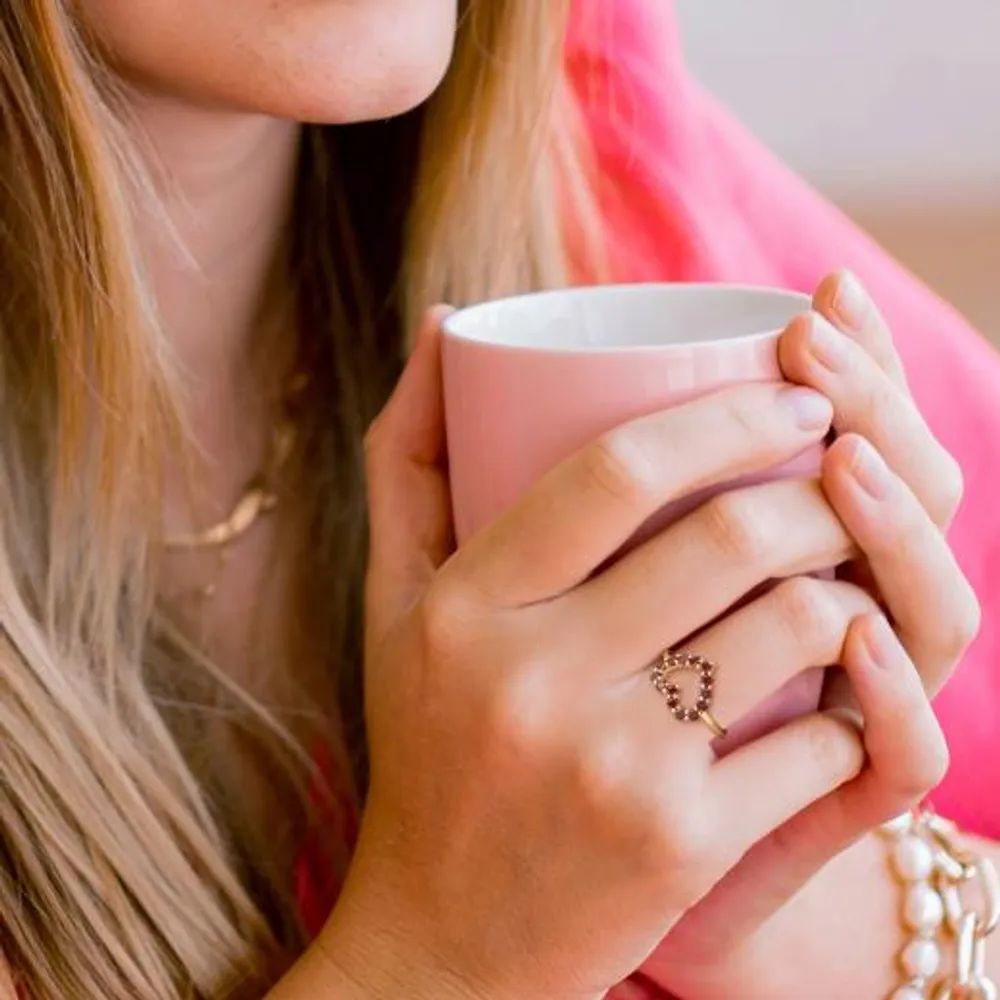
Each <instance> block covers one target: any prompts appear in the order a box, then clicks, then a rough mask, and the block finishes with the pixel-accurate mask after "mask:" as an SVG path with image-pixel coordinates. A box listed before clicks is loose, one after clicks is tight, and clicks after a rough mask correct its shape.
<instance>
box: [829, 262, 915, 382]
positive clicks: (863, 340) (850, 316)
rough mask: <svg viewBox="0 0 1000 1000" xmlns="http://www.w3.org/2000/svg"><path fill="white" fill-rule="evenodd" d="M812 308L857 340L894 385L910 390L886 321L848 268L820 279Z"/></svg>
mask: <svg viewBox="0 0 1000 1000" xmlns="http://www.w3.org/2000/svg"><path fill="white" fill-rule="evenodd" d="M813 309H815V310H816V312H818V313H819V314H820V315H821V316H824V317H825V318H826V319H828V320H829V321H830V322H831V323H832V324H833V325H834V326H835V327H837V329H838V330H840V331H841V332H843V333H844V334H846V335H847V336H848V337H850V338H851V340H853V341H855V342H856V343H857V344H859V345H860V346H861V347H862V348H863V349H864V350H865V352H866V353H867V354H868V355H869V356H870V357H872V358H874V360H875V363H876V364H877V365H878V366H879V367H880V368H881V369H882V371H884V372H885V374H886V375H888V376H889V378H890V379H891V380H892V381H893V382H894V383H895V384H896V385H897V386H899V387H900V388H901V389H904V390H907V391H909V390H908V388H907V382H906V372H905V370H904V368H903V362H902V360H901V359H900V356H899V351H897V350H896V345H895V343H894V342H893V339H892V332H891V331H890V329H889V324H888V323H887V322H886V321H885V319H884V317H883V316H882V314H881V313H880V312H879V310H878V307H877V306H876V305H875V303H874V301H873V300H872V298H871V296H870V295H869V294H868V292H867V291H866V290H865V288H864V286H863V285H862V284H861V282H860V281H859V280H858V279H857V277H855V276H854V275H853V274H852V273H851V272H850V271H846V270H844V271H838V272H837V273H836V274H831V275H828V276H827V277H826V278H824V279H823V281H821V282H820V285H819V287H818V288H817V289H816V294H815V295H814V296H813Z"/></svg>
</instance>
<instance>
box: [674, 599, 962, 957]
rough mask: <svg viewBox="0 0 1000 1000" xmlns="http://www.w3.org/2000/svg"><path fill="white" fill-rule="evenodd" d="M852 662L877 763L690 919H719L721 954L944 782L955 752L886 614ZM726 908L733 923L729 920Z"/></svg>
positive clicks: (864, 631) (869, 628)
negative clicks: (828, 867) (869, 835)
mask: <svg viewBox="0 0 1000 1000" xmlns="http://www.w3.org/2000/svg"><path fill="white" fill-rule="evenodd" d="M842 662H843V665H844V668H845V670H846V671H847V674H848V676H849V678H850V681H851V684H852V686H853V688H854V690H855V692H856V695H857V699H858V703H859V705H860V709H861V712H862V714H863V716H864V719H865V726H864V745H865V750H866V752H867V757H868V762H867V764H866V765H865V767H864V769H863V770H862V771H861V772H860V774H859V775H858V776H857V778H855V779H854V780H853V781H850V782H848V783H846V784H844V785H843V786H841V787H840V788H839V789H837V790H836V791H835V792H833V793H832V794H831V795H828V796H826V797H825V798H822V799H820V800H819V801H817V802H816V803H814V804H813V805H810V806H809V807H808V808H806V809H805V810H803V811H802V812H800V813H798V814H797V815H796V816H794V817H793V818H792V819H790V820H789V821H788V822H787V823H785V824H784V825H783V826H781V827H779V828H778V829H777V830H776V831H775V832H774V833H773V834H772V835H771V836H769V837H766V838H765V839H763V840H762V841H761V842H760V843H759V844H757V845H756V846H755V847H754V848H753V849H752V850H751V851H750V852H749V853H748V854H747V855H746V857H745V858H744V859H743V860H742V861H741V862H740V863H739V864H738V865H737V866H736V867H735V868H734V869H733V870H732V871H731V872H730V873H729V874H728V875H727V876H726V878H725V879H723V881H722V882H721V883H720V884H719V885H718V886H717V887H716V889H715V890H713V892H712V893H711V894H709V896H708V897H706V898H705V899H704V900H702V902H701V903H700V904H699V905H698V906H696V907H695V909H694V910H693V911H691V912H690V913H689V914H688V917H686V918H685V921H684V922H683V925H682V927H681V928H679V930H680V933H681V935H684V934H687V933H695V932H696V931H697V928H698V927H699V926H706V925H705V924H704V923H703V922H704V921H711V926H712V927H716V928H724V930H723V933H724V934H725V935H726V941H725V942H724V943H723V944H720V945H719V946H720V947H727V946H731V945H735V944H736V943H738V942H739V941H740V940H742V939H743V938H744V937H746V936H747V935H748V934H750V933H752V932H753V931H755V930H756V929H757V928H758V927H759V926H760V925H761V924H762V923H763V922H764V921H766V920H767V919H768V918H769V917H770V916H771V915H772V914H773V913H775V912H776V911H777V910H778V909H780V908H781V907H782V906H784V905H785V903H787V902H788V901H789V900H790V899H791V898H792V897H793V896H794V895H795V894H796V893H797V892H798V891H799V890H800V889H801V888H802V887H803V886H804V885H805V884H806V883H807V882H808V881H809V879H811V878H812V877H813V875H815V874H816V872H817V871H818V870H819V869H820V868H821V867H822V866H823V865H825V864H826V863H827V862H828V861H829V860H830V859H831V858H833V857H835V856H836V855H837V854H839V853H840V852H841V851H843V850H845V849H846V848H847V847H849V846H850V844H851V843H853V842H854V841H855V840H857V839H858V838H859V837H861V836H863V835H864V834H866V833H868V832H869V831H870V830H872V829H874V828H875V827H877V826H878V825H879V824H881V823H883V822H885V821H886V820H888V819H890V818H892V817H893V816H896V815H899V814H900V813H902V812H904V811H905V810H906V809H908V808H910V807H912V806H913V805H914V804H915V803H916V802H918V801H919V800H920V799H922V798H923V797H924V796H925V795H926V794H927V793H928V792H929V791H930V790H931V789H932V788H933V787H934V786H935V785H936V784H937V783H938V782H939V781H940V780H941V778H942V777H943V776H944V773H945V771H946V769H947V763H948V750H947V745H946V743H945V740H944V736H943V734H942V732H941V728H940V726H939V725H938V722H937V720H936V718H935V717H934V712H933V711H932V709H931V705H930V701H929V700H928V698H927V696H926V694H925V693H924V690H923V687H922V685H921V682H920V677H919V675H918V674H917V672H916V669H915V668H914V666H913V663H912V662H911V660H910V659H909V657H908V656H907V654H906V651H905V649H904V648H903V647H902V645H901V644H900V642H899V640H898V639H897V638H896V637H895V635H894V634H893V632H892V629H891V628H890V627H889V625H888V623H887V622H886V620H885V618H884V617H883V616H881V615H878V614H873V615H867V616H865V617H862V618H859V619H857V620H856V621H855V622H854V623H853V625H852V627H851V629H850V631H849V633H848V638H847V642H846V643H845V647H844V657H843V661H842ZM720 908H721V909H720ZM722 910H724V912H725V914H726V919H725V920H719V914H720V912H722ZM688 920H690V923H688ZM716 943H717V944H719V942H716Z"/></svg>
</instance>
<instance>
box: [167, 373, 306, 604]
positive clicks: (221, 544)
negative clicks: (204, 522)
mask: <svg viewBox="0 0 1000 1000" xmlns="http://www.w3.org/2000/svg"><path fill="white" fill-rule="evenodd" d="M306 384H307V377H306V375H305V374H304V373H299V374H297V375H295V376H294V377H293V378H292V379H291V380H290V382H289V384H288V388H287V389H286V392H285V394H284V404H283V406H282V413H281V415H280V417H279V418H278V420H277V421H276V422H275V424H274V426H273V427H272V429H271V440H270V444H269V447H268V452H267V456H266V458H265V460H264V464H263V466H262V467H261V468H260V469H259V470H258V471H257V472H255V473H254V474H253V475H252V476H251V477H250V478H249V479H248V480H247V482H246V483H245V485H244V486H243V489H242V490H241V492H240V495H239V498H238V499H237V501H236V503H235V504H234V505H233V507H232V509H231V511H230V512H229V514H228V515H227V516H226V517H224V518H223V519H222V520H221V521H216V522H215V523H214V524H211V525H209V526H208V527H207V528H201V529H198V530H197V531H191V532H181V533H178V534H176V535H169V536H168V537H167V538H166V540H165V542H164V547H165V548H166V550H167V551H168V552H197V551H204V550H209V549H215V550H217V551H218V553H219V564H218V567H217V569H216V573H215V575H214V578H213V579H212V580H211V581H210V582H209V583H207V584H205V585H203V586H202V587H200V588H198V593H199V596H200V597H202V598H203V599H209V598H212V597H214V596H215V593H216V590H217V589H218V588H217V583H218V577H219V576H220V575H221V573H222V567H223V565H224V564H225V562H226V561H227V559H228V558H229V551H230V549H231V547H232V546H233V544H234V543H236V542H237V541H239V540H240V539H241V538H243V537H244V536H245V535H246V534H247V533H248V532H249V531H250V529H251V528H253V527H254V525H256V524H257V523H258V522H259V521H260V519H261V518H262V517H264V516H265V515H267V514H270V513H271V512H272V511H274V509H275V508H276V507H277V506H278V495H279V494H278V483H279V481H280V479H281V474H282V473H283V472H284V470H285V466H286V465H287V464H288V459H289V457H290V456H291V454H292V451H293V450H294V448H295V443H296V439H297V437H298V421H297V420H296V419H295V417H296V416H297V414H294V413H293V403H294V402H295V401H296V399H297V397H298V396H300V395H301V393H302V391H303V389H304V388H305V386H306Z"/></svg>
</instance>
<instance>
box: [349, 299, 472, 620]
mask: <svg viewBox="0 0 1000 1000" xmlns="http://www.w3.org/2000/svg"><path fill="white" fill-rule="evenodd" d="M449 312H450V310H449V309H448V308H446V307H438V308H437V309H432V310H431V311H429V312H428V313H427V315H426V316H425V318H424V320H423V322H422V324H421V327H420V330H419V332H418V335H417V341H416V345H415V347H414V350H413V354H412V355H411V357H410V360H409V363H408V364H407V366H406V369H405V371H404V372H403V375H402V377H401V378H400V380H399V383H398V385H397V386H396V390H395V392H394V393H393V395H392V397H391V399H390V400H389V402H388V404H387V405H386V407H385V409H384V410H383V411H382V413H381V415H380V416H379V417H378V418H377V419H376V420H375V422H374V423H373V424H372V427H371V429H370V430H369V432H368V435H367V437H366V439H365V460H366V470H367V478H368V505H369V514H370V521H371V542H370V555H369V573H368V594H369V598H370V599H369V615H370V617H371V618H372V619H373V626H374V625H375V624H376V622H375V619H377V618H378V617H379V616H386V618H387V619H388V620H393V619H394V618H395V615H396V614H397V613H398V611H399V610H400V609H401V608H402V607H403V606H405V605H407V604H408V603H409V602H410V601H412V600H413V598H414V597H415V595H416V594H417V593H418V592H419V590H421V589H422V588H423V587H424V586H425V585H426V583H427V581H428V580H429V579H430V577H431V575H432V574H433V573H434V572H435V570H436V569H437V568H438V567H439V566H440V565H441V563H442V562H443V561H444V560H445V559H446V558H447V556H448V554H449V552H450V551H451V549H452V547H453V542H452V529H451V505H450V502H449V493H448V482H447V476H446V473H445V467H446V466H445V433H444V412H443V404H442V393H441V362H440V333H439V330H440V325H441V321H442V320H443V319H444V317H445V316H446V315H447V314H448V313H449Z"/></svg>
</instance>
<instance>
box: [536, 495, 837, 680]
mask: <svg viewBox="0 0 1000 1000" xmlns="http://www.w3.org/2000/svg"><path fill="white" fill-rule="evenodd" d="M855 554H857V549H856V547H855V546H854V543H853V541H852V539H851V538H850V536H849V535H848V534H847V531H846V530H845V529H844V526H843V524H842V523H841V521H840V519H839V518H838V517H837V516H836V514H834V512H833V510H832V509H831V508H830V505H829V503H828V501H827V500H826V497H825V496H824V494H823V492H822V489H821V488H820V486H819V483H818V482H817V481H816V480H785V481H779V482H772V483H766V484H764V485H761V486H752V487H746V488H744V489H741V490H734V491H732V492H730V493H724V494H720V495H719V496H716V497H714V498H713V499H711V500H709V501H708V502H707V503H706V504H704V505H702V507H700V508H699V509H698V510H696V511H694V512H693V513H691V514H689V515H687V517H684V518H682V519H681V520H680V521H678V522H676V523H675V524H673V525H671V526H670V527H669V528H667V529H666V530H665V531H664V532H662V533H661V534H660V535H658V536H656V537H655V538H653V539H651V540H650V541H648V542H646V543H645V544H644V545H642V546H640V547H639V548H637V549H635V550H633V551H632V552H630V553H629V554H628V555H627V556H625V557H624V558H623V559H621V560H620V561H619V562H617V563H615V564H614V565H613V566H611V567H610V568H609V569H607V570H605V571H604V572H603V573H601V574H600V575H599V576H596V577H594V578H593V579H592V580H589V581H588V582H587V583H585V584H584V585H583V586H581V587H579V588H578V589H577V590H575V591H574V592H573V593H571V594H567V595H566V596H565V597H564V598H563V600H562V601H561V602H560V603H559V606H558V609H557V614H556V618H555V621H556V622H561V623H562V632H563V633H564V634H565V636H566V639H565V641H564V645H565V647H566V648H567V650H568V651H569V655H568V657H567V664H568V665H569V666H568V669H571V670H573V671H574V672H578V673H585V672H588V671H589V672H596V671H600V672H601V674H602V676H604V677H607V676H619V677H620V676H627V675H629V674H631V673H633V672H634V671H635V670H636V668H637V666H639V665H641V664H644V663H649V662H650V661H651V660H652V659H653V658H654V657H655V656H656V655H657V654H658V653H659V652H660V650H662V649H663V648H664V647H665V646H674V645H676V644H677V643H679V642H681V641H682V640H684V639H685V638H687V637H688V636H689V635H691V634H692V633H693V632H694V631H695V630H696V629H700V628H702V627H703V626H704V625H705V623H706V622H711V621H714V620H715V619H716V618H717V617H718V616H719V615H721V614H722V613H723V612H724V611H726V610H728V609H729V608H731V607H733V605H735V604H736V603H737V602H738V601H739V600H740V599H741V598H743V597H744V596H745V595H746V594H748V593H750V592H751V591H752V590H753V589H754V588H755V587H757V586H758V585H760V584H762V583H764V582H766V581H768V580H771V579H776V578H780V577H790V576H798V575H801V574H805V573H810V572H814V571H819V570H823V569H828V568H830V567H833V566H837V565H838V564H840V563H842V562H844V561H845V560H847V559H849V558H851V557H852V556H854V555H855ZM554 627H558V626H557V625H556V626H554ZM699 641H700V640H699ZM723 662H728V661H727V660H724V661H723Z"/></svg>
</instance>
